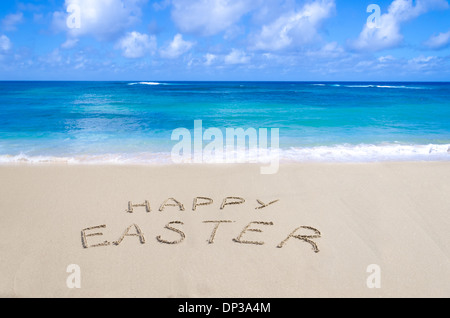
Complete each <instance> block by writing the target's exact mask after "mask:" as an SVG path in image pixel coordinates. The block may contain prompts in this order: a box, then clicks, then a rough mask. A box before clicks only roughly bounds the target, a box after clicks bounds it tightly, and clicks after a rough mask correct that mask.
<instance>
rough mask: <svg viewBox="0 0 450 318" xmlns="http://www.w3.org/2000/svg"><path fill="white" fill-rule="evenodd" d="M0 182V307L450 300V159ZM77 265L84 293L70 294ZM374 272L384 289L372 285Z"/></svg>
mask: <svg viewBox="0 0 450 318" xmlns="http://www.w3.org/2000/svg"><path fill="white" fill-rule="evenodd" d="M0 176H1V178H0V191H1V193H2V199H1V200H0V211H2V212H1V214H0V218H1V222H0V241H1V242H2V244H1V245H0V253H1V254H2V259H1V260H0V295H2V296H4V297H34V296H38V297H223V298H232V297H237V298H240V297H250V298H253V297H256V298H265V297H268V298H278V297H288V298H290V297H448V296H449V295H450V287H449V286H450V284H449V283H450V281H449V279H448V277H450V265H449V258H450V242H449V239H448V235H447V233H448V228H449V226H450V224H449V223H450V221H449V218H448V211H450V197H449V196H448V193H449V191H450V181H449V180H450V162H412V163H405V162H396V163H362V164H358V163H356V164H352V163H350V164H347V163H344V164H341V163H330V164H329V163H312V164H307V163H295V164H281V166H280V171H279V173H278V174H275V175H261V174H260V173H259V166H258V165H230V166H215V165H212V166H209V165H207V166H193V165H178V166H164V167H152V166H88V165H82V166H68V165H58V166H56V165H45V166H29V165H28V166H2V165H0ZM208 199H211V201H210V200H208ZM240 199H243V201H245V202H243V201H242V200H240ZM276 200H279V201H276ZM146 201H148V206H149V209H148V210H150V212H148V211H147V208H146V205H145V204H144V203H145V202H146ZM130 202H131V206H132V213H130V209H129V203H130ZM180 206H182V207H183V209H184V210H182V209H181V207H180ZM194 207H195V211H194ZM222 207H223V208H222ZM161 208H163V209H162V211H161ZM181 210H182V211H181ZM218 222H221V223H218ZM101 226H105V227H101ZM216 226H217V227H216ZM100 227H101V228H100ZM296 229H297V230H298V231H297V232H294V230H296ZM314 229H315V230H317V231H318V232H320V235H318V234H317V232H315V231H314ZM84 230H86V231H84ZM253 230H260V231H261V232H258V231H253ZM83 231H84V234H85V235H87V237H85V238H86V240H87V241H86V242H87V245H88V246H87V247H88V248H86V246H83V243H84V241H83ZM99 233H101V234H102V236H90V235H91V234H99ZM181 233H182V234H181ZM292 233H294V234H292ZM295 235H300V236H304V237H311V238H310V239H307V240H309V241H312V242H313V243H315V244H316V247H317V249H318V250H319V252H315V249H314V245H313V244H312V243H311V242H308V241H306V240H301V239H298V238H295ZM105 242H108V243H109V244H107V245H106V244H105V245H104V246H102V245H101V244H102V243H105ZM283 242H284V244H282V243H283ZM116 243H119V244H116ZM259 243H263V244H259ZM95 245H100V246H98V247H92V246H95ZM280 245H282V247H281V248H279V246H280ZM71 264H76V265H79V267H80V268H81V288H80V289H70V288H68V287H67V286H66V280H67V278H68V276H69V274H68V273H67V271H66V269H67V267H68V266H69V265H71ZM372 264H377V265H379V266H380V268H381V288H380V289H370V288H368V287H367V285H366V280H367V279H368V276H369V275H370V274H369V273H367V269H368V267H369V266H370V265H372Z"/></svg>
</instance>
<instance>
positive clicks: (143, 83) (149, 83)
mask: <svg viewBox="0 0 450 318" xmlns="http://www.w3.org/2000/svg"><path fill="white" fill-rule="evenodd" d="M128 85H150V86H157V85H168V84H165V83H158V82H138V83H129V84H128Z"/></svg>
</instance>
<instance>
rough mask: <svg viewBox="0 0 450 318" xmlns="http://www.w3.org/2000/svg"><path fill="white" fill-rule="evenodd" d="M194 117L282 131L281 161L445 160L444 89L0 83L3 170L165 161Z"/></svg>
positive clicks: (448, 135) (448, 96)
mask: <svg viewBox="0 0 450 318" xmlns="http://www.w3.org/2000/svg"><path fill="white" fill-rule="evenodd" d="M194 120H202V121H203V127H204V128H205V129H206V128H212V127H216V128H220V129H222V130H223V131H224V132H225V129H226V128H244V129H247V128H256V129H258V128H279V129H280V156H281V160H282V161H286V162H309V161H314V162H315V161H320V162H323V161H325V162H366V161H403V160H408V161H411V160H412V161H422V160H425V161H429V160H433V161H434V160H438V161H440V160H449V159H450V83H410V82H408V83H392V82H389V83H380V82H376V83H367V82H364V83H361V82H353V83H351V82H342V83H341V82H335V83H330V82H0V163H2V164H8V163H22V162H28V163H43V162H56V163H61V162H63V163H64V162H65V163H74V164H83V163H86V164H90V163H95V164H99V163H100V164H101V163H105V164H108V163H114V164H122V163H124V164H134V163H136V164H158V163H170V152H171V149H172V148H173V146H174V145H175V144H176V143H177V142H176V141H172V140H171V135H172V132H173V130H174V129H177V128H187V129H191V130H192V129H193V128H194Z"/></svg>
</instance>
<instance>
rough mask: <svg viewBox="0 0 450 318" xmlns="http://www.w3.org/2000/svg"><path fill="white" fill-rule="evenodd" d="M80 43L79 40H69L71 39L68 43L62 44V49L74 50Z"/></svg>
mask: <svg viewBox="0 0 450 318" xmlns="http://www.w3.org/2000/svg"><path fill="white" fill-rule="evenodd" d="M78 42H79V40H78V39H73V38H69V39H67V40H66V42H64V43H63V44H61V48H63V49H72V48H74V47H75V46H76V45H77V44H78Z"/></svg>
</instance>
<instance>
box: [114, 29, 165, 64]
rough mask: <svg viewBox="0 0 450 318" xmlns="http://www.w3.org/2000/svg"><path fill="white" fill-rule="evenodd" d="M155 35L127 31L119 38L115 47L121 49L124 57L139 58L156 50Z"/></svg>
mask: <svg viewBox="0 0 450 318" xmlns="http://www.w3.org/2000/svg"><path fill="white" fill-rule="evenodd" d="M156 46H157V45H156V37H155V36H148V35H147V34H141V33H139V32H129V33H127V34H126V35H125V36H124V37H123V38H121V39H120V40H119V41H118V42H117V44H116V48H118V49H121V50H122V55H123V56H124V57H126V58H141V57H144V56H146V55H148V54H154V52H155V51H156Z"/></svg>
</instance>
